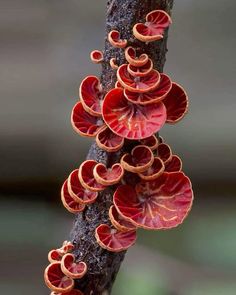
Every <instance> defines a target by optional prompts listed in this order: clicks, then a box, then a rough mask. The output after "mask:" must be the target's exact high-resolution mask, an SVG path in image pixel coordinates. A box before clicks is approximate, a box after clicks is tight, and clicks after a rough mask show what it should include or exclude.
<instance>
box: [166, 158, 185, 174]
mask: <svg viewBox="0 0 236 295" xmlns="http://www.w3.org/2000/svg"><path fill="white" fill-rule="evenodd" d="M181 170H182V161H181V159H180V157H178V156H177V155H173V156H172V159H171V161H170V162H168V163H166V165H165V171H166V172H178V171H181Z"/></svg>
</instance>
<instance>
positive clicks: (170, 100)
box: [163, 82, 189, 124]
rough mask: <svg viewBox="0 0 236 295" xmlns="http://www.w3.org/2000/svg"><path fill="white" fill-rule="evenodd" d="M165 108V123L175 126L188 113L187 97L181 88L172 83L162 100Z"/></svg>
mask: <svg viewBox="0 0 236 295" xmlns="http://www.w3.org/2000/svg"><path fill="white" fill-rule="evenodd" d="M163 103H164V104H165V106H166V112H167V118H166V122H167V123H170V124H175V123H177V122H179V121H180V120H181V119H182V118H183V117H184V115H185V114H186V113H187V111H188V106H189V102H188V96H187V93H186V92H185V90H184V89H183V87H181V86H180V85H179V84H177V83H174V82H173V83H172V88H171V90H170V92H169V93H168V95H167V96H166V97H165V99H164V100H163Z"/></svg>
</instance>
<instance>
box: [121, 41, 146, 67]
mask: <svg viewBox="0 0 236 295" xmlns="http://www.w3.org/2000/svg"><path fill="white" fill-rule="evenodd" d="M125 58H126V60H127V62H128V63H129V64H131V65H132V66H134V67H142V66H144V65H145V64H146V63H147V62H148V55H147V54H146V53H143V54H141V55H140V56H137V55H136V50H135V49H134V48H133V47H131V46H129V47H127V48H126V49H125Z"/></svg>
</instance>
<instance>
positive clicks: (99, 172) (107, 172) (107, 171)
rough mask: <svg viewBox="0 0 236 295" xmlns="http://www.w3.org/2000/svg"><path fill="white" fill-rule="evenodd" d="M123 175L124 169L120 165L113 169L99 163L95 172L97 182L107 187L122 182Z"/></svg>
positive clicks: (117, 164)
mask: <svg viewBox="0 0 236 295" xmlns="http://www.w3.org/2000/svg"><path fill="white" fill-rule="evenodd" d="M123 174H124V169H123V167H122V166H121V165H120V164H119V163H116V164H114V165H113V166H112V167H111V168H107V167H106V166H105V165H104V164H102V163H98V164H97V165H96V166H95V167H94V170H93V175H94V177H95V179H96V181H97V182H98V183H100V184H102V185H105V186H109V185H113V184H116V183H118V182H120V180H121V178H122V177H123Z"/></svg>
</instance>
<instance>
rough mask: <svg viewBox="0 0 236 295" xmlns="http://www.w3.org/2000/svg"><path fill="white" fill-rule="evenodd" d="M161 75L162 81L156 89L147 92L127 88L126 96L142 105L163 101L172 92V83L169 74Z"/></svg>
mask: <svg viewBox="0 0 236 295" xmlns="http://www.w3.org/2000/svg"><path fill="white" fill-rule="evenodd" d="M160 76H161V78H160V83H159V85H158V86H157V88H156V89H154V90H152V91H149V92H145V93H139V92H131V91H129V90H128V89H125V91H124V95H125V97H126V98H127V99H128V100H129V101H130V102H132V103H136V104H140V105H146V104H150V103H154V102H160V101H162V100H163V99H164V98H165V97H166V96H167V94H168V93H169V92H170V90H171V87H172V83H171V80H170V78H169V76H167V75H166V74H162V73H161V74H160Z"/></svg>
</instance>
